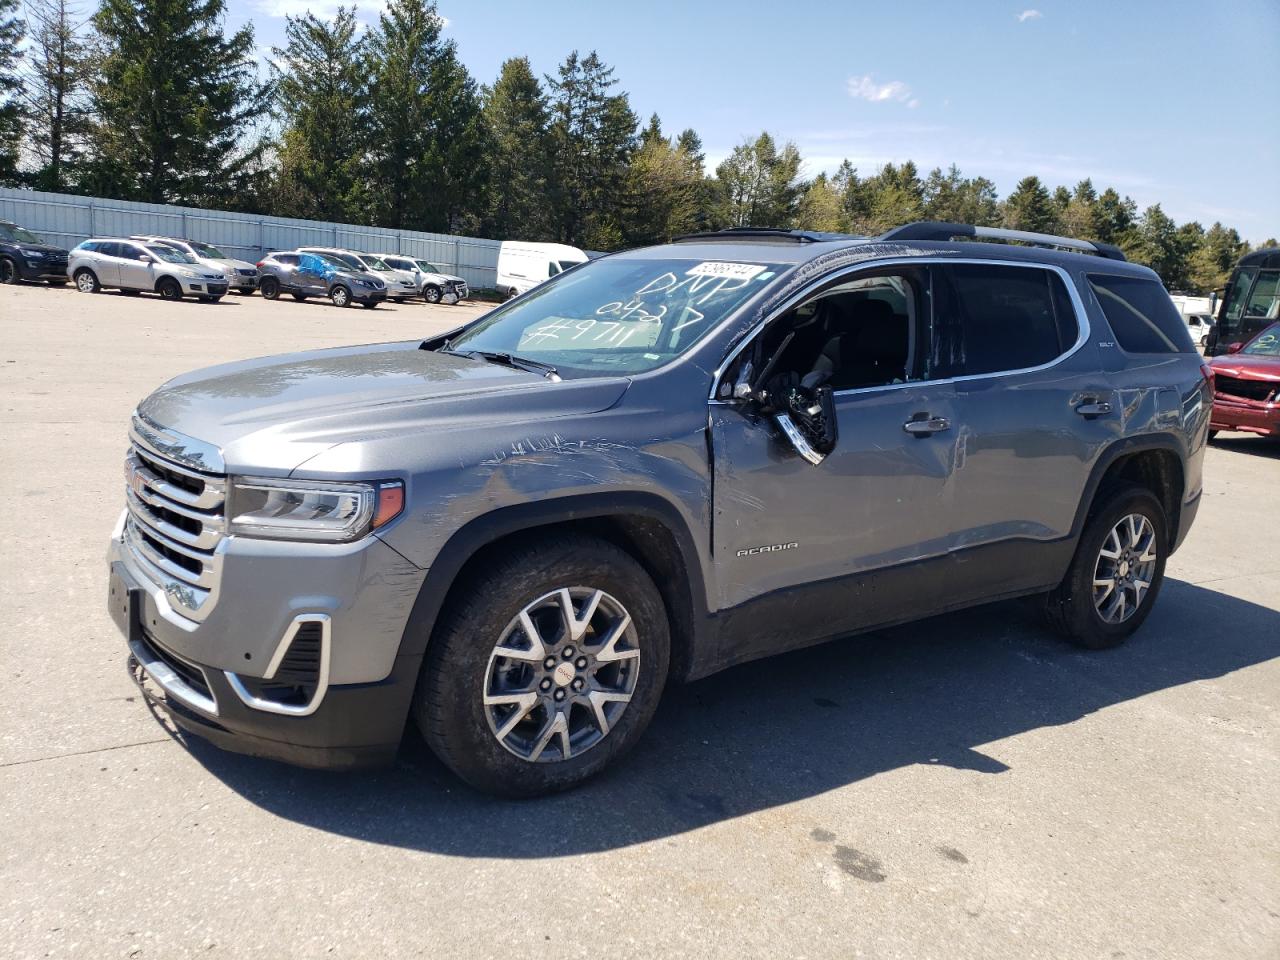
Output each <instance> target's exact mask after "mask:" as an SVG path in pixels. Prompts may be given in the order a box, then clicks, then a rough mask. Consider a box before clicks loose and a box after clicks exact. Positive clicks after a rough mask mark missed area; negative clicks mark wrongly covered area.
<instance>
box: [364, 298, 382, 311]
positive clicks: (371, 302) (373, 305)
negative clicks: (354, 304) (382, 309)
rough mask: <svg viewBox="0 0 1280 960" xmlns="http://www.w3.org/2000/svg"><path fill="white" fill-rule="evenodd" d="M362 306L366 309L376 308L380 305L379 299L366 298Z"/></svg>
mask: <svg viewBox="0 0 1280 960" xmlns="http://www.w3.org/2000/svg"><path fill="white" fill-rule="evenodd" d="M360 306H362V307H364V308H365V309H366V310H374V309H376V308H377V306H378V301H377V300H366V301H364V303H362V304H360Z"/></svg>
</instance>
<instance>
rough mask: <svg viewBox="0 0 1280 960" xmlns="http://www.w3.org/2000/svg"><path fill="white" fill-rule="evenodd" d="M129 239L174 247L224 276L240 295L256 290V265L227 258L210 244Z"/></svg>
mask: <svg viewBox="0 0 1280 960" xmlns="http://www.w3.org/2000/svg"><path fill="white" fill-rule="evenodd" d="M130 239H131V240H141V241H142V242H143V243H148V244H156V243H163V244H164V245H165V246H168V247H175V248H176V249H178V250H181V251H182V252H183V253H185V254H186V255H187V256H189V257H191V259H193V260H195V261H196V263H198V264H200V265H201V266H203V267H208V268H209V269H210V270H214V271H217V272H218V273H224V274H226V276H227V283H228V284H229V285H230V287H231V288H232V289H233V290H236V291H238V292H240V293H243V294H246V295H248V294H252V293H253V291H254V290H256V289H257V288H258V268H257V266H256V265H254V264H252V263H250V262H249V261H248V260H237V259H236V258H235V257H229V256H227V255H226V254H225V253H223V252H222V251H221V250H219V249H218V248H217V247H215V246H214V245H213V244H211V243H203V242H201V241H200V240H186V239H183V238H181V237H160V236H139V235H136V234H135V235H134V236H133V237H131V238H130Z"/></svg>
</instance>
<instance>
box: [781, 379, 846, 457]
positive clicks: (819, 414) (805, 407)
mask: <svg viewBox="0 0 1280 960" xmlns="http://www.w3.org/2000/svg"><path fill="white" fill-rule="evenodd" d="M780 399H782V400H783V404H782V406H783V407H784V409H783V410H782V411H781V412H779V413H776V414H774V421H775V422H776V423H777V424H778V427H779V428H780V429H781V430H782V433H783V435H784V436H785V437H786V438H787V440H788V441H789V442H790V444H791V446H792V447H793V448H794V449H795V451H796V453H798V454H800V456H802V457H804V458H805V459H806V460H808V461H809V462H810V463H811V464H813V465H814V466H815V467H816V466H817V465H818V464H820V463H821V462H822V461H823V460H825V459H826V457H827V454H829V453H830V452H831V451H832V450H834V449H835V448H836V439H837V437H838V433H837V428H836V406H835V400H834V398H833V396H832V393H831V388H830V387H828V386H821V387H818V388H816V389H814V390H809V389H807V388H805V387H791V388H790V389H788V390H787V391H786V394H785V396H784V397H783V398H780Z"/></svg>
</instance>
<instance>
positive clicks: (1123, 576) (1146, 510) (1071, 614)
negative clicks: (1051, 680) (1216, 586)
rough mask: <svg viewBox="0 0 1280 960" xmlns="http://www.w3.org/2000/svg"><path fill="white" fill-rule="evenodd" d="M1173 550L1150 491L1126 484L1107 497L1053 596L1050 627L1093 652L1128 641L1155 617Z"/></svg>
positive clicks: (1158, 505)
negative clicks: (1170, 547)
mask: <svg viewBox="0 0 1280 960" xmlns="http://www.w3.org/2000/svg"><path fill="white" fill-rule="evenodd" d="M1169 546H1170V539H1169V521H1168V518H1167V517H1166V515H1165V512H1164V507H1163V506H1162V505H1161V503H1160V501H1159V500H1158V499H1156V497H1155V496H1154V495H1153V494H1152V493H1151V491H1150V490H1147V489H1145V488H1143V487H1138V486H1132V485H1126V486H1122V487H1116V488H1113V489H1112V490H1111V491H1109V492H1107V493H1105V494H1103V495H1102V500H1101V502H1100V503H1099V504H1097V505H1096V506H1095V509H1094V510H1093V512H1092V514H1091V516H1090V517H1089V520H1088V521H1087V522H1086V523H1085V527H1084V532H1083V534H1081V536H1080V543H1079V544H1078V545H1077V547H1076V554H1075V557H1073V558H1072V561H1071V567H1070V569H1069V570H1068V571H1067V575H1066V577H1065V578H1064V579H1063V581H1062V583H1061V584H1060V585H1059V586H1058V588H1057V589H1056V590H1054V591H1052V592H1051V593H1050V594H1049V595H1048V598H1047V602H1046V606H1045V612H1046V615H1047V617H1048V620H1049V623H1050V624H1051V625H1052V626H1053V627H1055V628H1056V629H1057V630H1058V631H1059V632H1060V633H1062V634H1064V635H1065V636H1066V637H1067V638H1068V639H1070V640H1072V641H1073V642H1074V643H1077V644H1079V645H1080V646H1082V647H1088V648H1089V649H1091V650H1102V649H1105V648H1107V647H1114V646H1117V645H1119V644H1121V643H1123V642H1124V641H1125V639H1126V638H1128V636H1129V635H1130V634H1132V633H1133V632H1134V631H1135V630H1137V629H1138V628H1139V627H1140V626H1142V623H1143V621H1144V620H1146V619H1147V616H1148V615H1149V614H1150V613H1151V607H1152V605H1154V604H1155V602H1156V597H1157V596H1158V595H1159V593H1160V586H1161V584H1162V583H1163V582H1164V565H1165V561H1166V560H1167V559H1168V553H1169Z"/></svg>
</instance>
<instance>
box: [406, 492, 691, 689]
mask: <svg viewBox="0 0 1280 960" xmlns="http://www.w3.org/2000/svg"><path fill="white" fill-rule="evenodd" d="M565 532H574V533H582V534H587V535H589V536H595V537H599V538H600V539H602V540H606V541H608V542H610V543H613V544H614V545H616V546H618V547H620V548H622V549H624V550H626V551H627V552H628V553H629V554H631V556H633V557H634V558H635V559H636V561H637V562H638V563H640V565H641V566H643V567H644V568H645V570H646V571H647V572H648V573H649V575H650V576H651V577H652V578H653V580H654V582H655V583H656V584H657V585H658V591H659V593H660V594H661V596H662V599H663V602H664V604H665V605H666V608H667V618H668V623H669V626H670V629H671V668H670V673H669V677H670V678H671V679H674V680H685V679H688V678H690V677H691V676H696V675H698V673H699V669H698V668H699V665H700V664H701V663H703V662H704V661H705V660H706V659H707V658H709V657H711V656H712V655H713V654H714V652H715V642H714V638H713V634H712V630H711V618H710V615H709V612H708V607H707V591H706V584H705V583H704V581H703V576H702V565H701V561H700V559H699V553H698V550H697V547H696V545H695V542H694V539H693V535H692V533H691V532H690V530H689V528H688V526H687V525H686V524H685V522H684V520H683V519H682V518H681V517H680V514H679V512H678V511H677V510H676V509H675V508H674V507H673V506H671V504H669V503H667V502H666V501H665V500H663V499H662V498H661V497H659V496H657V495H655V494H644V493H610V494H586V495H581V496H574V497H567V498H558V499H554V500H546V501H539V502H538V503H532V504H520V505H516V506H511V507H504V508H502V509H499V510H495V511H493V512H492V513H488V514H485V515H484V516H482V517H477V518H476V519H475V520H472V521H471V522H470V523H468V524H466V525H465V526H463V527H461V528H460V529H459V530H458V531H457V532H455V533H454V534H453V535H452V536H451V537H450V538H449V540H448V541H447V542H446V543H445V545H444V547H442V548H441V550H440V552H439V554H437V555H436V558H435V559H434V560H433V561H432V563H431V567H430V569H429V570H428V572H427V576H426V579H425V580H424V581H423V584H422V587H421V588H420V589H419V591H418V597H417V599H416V601H415V602H414V605H413V609H412V611H411V612H410V615H409V620H408V622H407V624H406V625H405V631H404V635H403V637H402V638H401V642H400V655H401V656H422V655H423V654H424V653H425V651H426V648H427V644H428V643H429V642H430V638H431V635H432V633H433V632H434V630H435V627H436V624H437V622H438V621H439V618H440V613H441V611H442V610H443V609H444V607H445V604H446V603H447V602H448V600H449V598H450V596H451V595H452V593H453V591H454V590H455V588H458V587H462V586H464V585H465V584H466V582H467V581H468V579H470V577H471V576H472V574H473V573H474V572H475V571H476V570H479V569H482V568H483V566H484V563H485V558H486V557H487V556H490V555H492V552H493V551H495V550H501V549H502V546H503V544H504V543H508V542H510V541H511V540H512V539H513V538H517V537H518V538H521V539H526V538H528V537H531V536H540V535H544V534H545V535H553V534H560V533H565Z"/></svg>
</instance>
